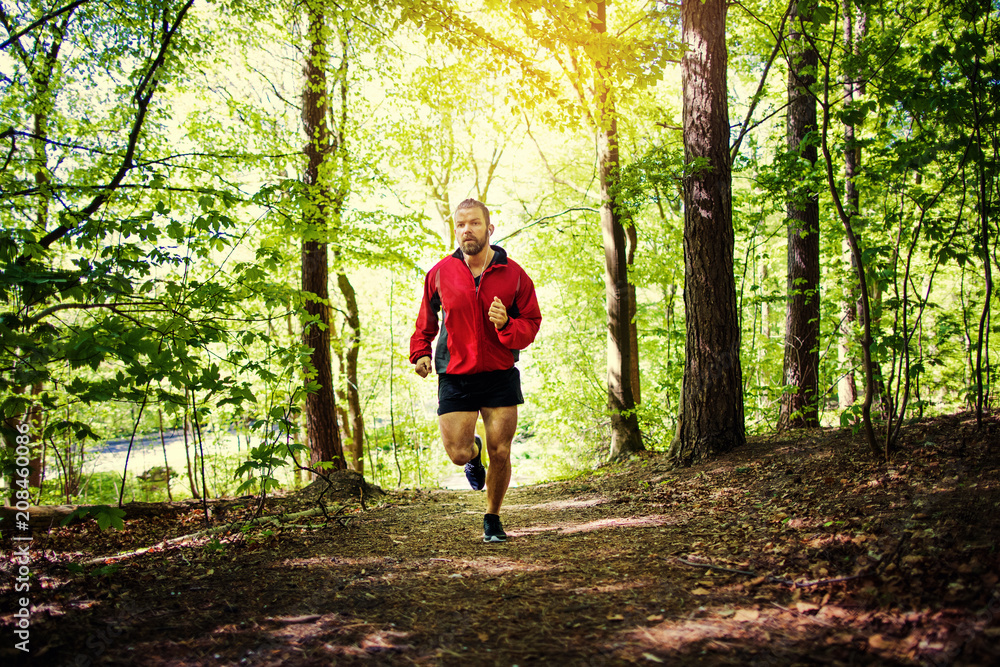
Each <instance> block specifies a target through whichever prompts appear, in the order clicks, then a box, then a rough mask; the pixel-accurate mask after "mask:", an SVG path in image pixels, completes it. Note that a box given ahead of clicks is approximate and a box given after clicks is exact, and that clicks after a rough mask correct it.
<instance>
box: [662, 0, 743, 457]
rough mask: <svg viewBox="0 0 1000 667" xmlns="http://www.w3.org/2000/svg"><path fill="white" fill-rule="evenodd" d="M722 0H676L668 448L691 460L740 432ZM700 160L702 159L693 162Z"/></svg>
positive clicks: (732, 442) (734, 440)
mask: <svg viewBox="0 0 1000 667" xmlns="http://www.w3.org/2000/svg"><path fill="white" fill-rule="evenodd" d="M726 7H727V5H726V2H725V0H705V1H704V2H702V0H684V2H683V3H682V5H681V25H682V28H681V30H682V40H683V42H684V45H685V46H686V47H687V50H686V51H685V53H684V58H683V61H682V63H681V76H682V84H681V85H682V87H683V92H684V161H685V164H687V165H689V167H688V168H689V169H691V171H690V173H689V174H688V175H686V176H685V177H684V279H685V289H684V308H685V313H686V317H687V344H686V348H685V363H684V383H683V387H682V388H681V403H680V414H679V418H678V422H677V435H676V436H675V438H674V441H673V443H672V444H671V446H670V457H671V458H673V459H674V460H676V461H678V462H681V463H685V464H686V463H691V462H693V461H696V460H699V459H703V458H705V457H707V456H709V455H711V454H714V453H718V452H724V451H727V450H729V449H732V448H733V447H737V446H739V445H742V444H744V443H745V442H746V433H745V429H744V421H743V386H742V385H743V372H742V368H741V366H740V322H739V319H738V317H737V312H736V285H735V282H734V279H733V240H734V234H733V224H732V177H731V173H730V156H729V108H728V101H727V99H726V93H727V90H726V60H727V53H726ZM700 161H704V162H705V164H704V166H698V167H696V168H694V167H692V163H695V162H700Z"/></svg>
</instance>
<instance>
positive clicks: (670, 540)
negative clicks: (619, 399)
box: [0, 415, 1000, 667]
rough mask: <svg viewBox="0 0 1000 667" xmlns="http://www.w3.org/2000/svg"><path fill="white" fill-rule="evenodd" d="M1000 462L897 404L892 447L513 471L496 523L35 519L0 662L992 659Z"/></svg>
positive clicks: (384, 505)
mask: <svg viewBox="0 0 1000 667" xmlns="http://www.w3.org/2000/svg"><path fill="white" fill-rule="evenodd" d="M998 473H1000V417H998V416H997V415H994V416H992V417H990V418H989V419H988V420H987V421H986V423H984V428H983V429H981V430H977V429H976V424H975V420H974V419H973V418H972V417H971V416H969V415H955V416H947V417H939V418H934V419H929V420H926V421H923V422H920V423H916V424H913V425H910V426H908V427H906V428H905V429H904V433H903V437H902V443H901V450H900V451H899V452H898V453H897V454H895V455H894V456H893V458H892V461H891V462H890V463H888V464H887V463H878V462H875V461H874V459H873V458H872V457H871V456H870V455H868V454H867V453H866V451H865V447H864V445H863V444H862V442H861V439H860V437H859V436H854V435H852V434H851V432H850V431H848V430H840V429H825V430H817V431H801V432H791V433H785V434H782V435H780V436H770V437H755V438H752V439H751V441H750V442H749V443H748V445H747V446H746V447H743V448H740V449H739V450H737V451H733V452H731V453H729V454H726V455H724V456H722V457H720V458H717V459H715V460H712V461H710V462H708V463H704V464H701V465H696V466H693V467H690V468H672V467H671V466H670V465H668V463H667V461H666V459H665V458H664V457H663V455H660V454H648V455H643V456H639V457H635V458H634V459H633V460H631V461H629V462H626V463H623V464H618V465H614V466H607V467H605V468H602V469H600V470H598V471H597V472H595V473H594V474H591V475H587V476H584V477H579V478H577V479H573V480H569V481H560V482H552V483H547V484H541V485H535V486H527V487H519V488H514V489H511V490H510V492H509V493H508V496H507V500H506V503H505V505H504V509H503V520H504V526H505V528H506V529H507V533H508V535H509V536H510V540H509V541H508V542H506V543H503V544H484V543H483V542H482V529H481V526H482V512H483V505H484V502H485V500H484V497H483V494H482V493H477V492H473V491H400V492H391V493H389V494H387V495H386V496H385V497H383V498H382V499H381V500H380V501H377V502H375V501H370V502H369V503H367V509H362V508H361V507H360V506H359V503H358V499H357V497H351V496H350V495H349V494H348V495H346V496H343V497H340V498H335V499H334V500H335V507H337V508H339V511H338V512H337V513H336V516H334V517H331V519H330V520H329V521H323V520H320V519H318V518H317V517H315V516H313V517H308V518H303V519H301V522H302V523H303V524H309V525H295V524H294V522H293V521H292V520H289V521H288V522H287V523H285V524H284V525H282V526H281V527H274V528H271V529H267V530H265V529H259V530H254V531H250V532H248V533H239V534H238V536H237V537H224V538H221V539H218V538H216V537H203V538H197V539H190V540H182V541H180V542H176V543H173V544H163V541H164V540H165V539H168V538H171V537H176V536H180V535H184V534H187V533H191V532H193V531H195V530H197V529H198V528H199V527H200V526H202V525H203V522H204V517H203V514H202V513H201V511H199V510H191V511H187V512H183V513H176V514H174V515H173V516H167V515H163V516H160V517H154V518H139V519H129V520H126V522H125V529H124V530H117V531H106V532H100V531H99V530H98V529H97V526H96V525H95V522H94V521H93V520H88V521H86V522H83V523H79V524H74V525H70V526H68V527H66V528H56V529H51V530H49V531H47V532H46V531H41V532H40V533H39V534H36V535H35V538H34V541H33V542H32V543H31V547H30V549H31V553H30V559H31V560H30V570H31V573H32V577H31V584H30V590H29V592H28V593H15V592H14V591H13V590H12V587H13V584H12V582H13V581H14V577H15V576H16V568H17V561H16V560H15V558H14V554H13V553H12V549H14V548H15V545H13V544H12V543H11V542H10V540H9V537H8V536H7V533H8V531H7V530H5V531H4V534H5V537H4V540H5V541H4V543H3V548H4V558H3V562H2V566H3V569H4V570H5V573H4V579H3V581H2V582H0V636H2V645H0V662H3V664H5V665H14V664H39V665H87V664H108V665H157V666H158V665H215V664H220V665H275V666H277V665H291V666H296V667H297V666H305V665H329V664H337V665H354V664H369V665H372V664H389V665H411V664H418V665H459V664H468V663H470V662H472V663H475V664H486V665H493V664H495V665H515V664H516V665H532V664H558V665H564V664H566V665H617V664H629V663H637V664H661V663H666V664H685V665H686V664H690V665H798V664H801V665H825V664H831V665H991V664H1000V586H998V580H1000V551H998V544H1000V474H998ZM306 496H307V494H301V493H300V494H293V495H289V496H286V497H284V498H280V497H279V498H274V499H271V500H270V501H269V503H270V504H269V506H268V512H275V511H283V512H286V513H290V512H295V511H299V510H303V509H308V507H309V506H310V502H312V501H309V500H308V498H307V497H306ZM246 503H247V501H246V500H242V501H240V500H238V499H230V500H227V501H225V502H224V503H221V504H219V505H216V506H215V511H214V514H215V520H216V521H217V522H218V521H219V520H221V519H222V518H230V519H231V518H236V517H237V516H238V515H239V513H240V512H242V511H245V509H244V508H243V507H242V506H244V505H245V504H246ZM157 544H159V546H156V547H155V548H153V549H150V550H149V551H146V552H143V553H140V554H135V555H131V556H127V557H121V558H117V559H114V560H111V559H110V557H112V556H114V555H116V554H121V553H123V552H127V551H130V550H135V549H139V548H141V547H150V546H154V545H157ZM95 558H96V559H100V560H94V559H95ZM81 566H82V570H81ZM23 595H29V596H30V602H31V616H30V629H29V631H30V653H23V652H21V651H19V650H16V649H15V648H14V644H15V643H16V642H17V641H19V640H18V639H17V638H16V637H14V633H13V630H14V626H15V623H16V619H15V617H14V615H13V612H14V610H15V609H16V608H17V605H18V598H19V597H20V596H23Z"/></svg>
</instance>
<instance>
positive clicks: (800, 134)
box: [778, 5, 820, 428]
mask: <svg viewBox="0 0 1000 667" xmlns="http://www.w3.org/2000/svg"><path fill="white" fill-rule="evenodd" d="M790 14H791V16H790V20H789V22H788V25H789V34H788V45H789V46H788V48H789V51H790V52H791V53H790V59H789V60H790V62H789V70H788V121H787V126H786V127H787V141H788V152H789V153H790V154H793V155H798V156H800V157H801V158H802V159H803V160H805V161H806V162H808V164H809V168H810V171H811V170H812V168H814V167H815V165H816V160H817V157H818V153H817V149H816V143H815V133H816V99H815V98H814V97H813V96H812V93H811V92H810V91H809V87H810V86H811V85H812V84H813V83H815V81H816V78H815V75H814V74H813V72H815V68H816V65H817V63H818V62H819V58H818V54H817V53H816V50H815V49H814V48H813V47H812V46H811V45H809V43H808V42H807V41H806V40H804V39H803V37H802V33H801V32H800V30H801V29H802V25H803V22H802V21H800V20H798V19H799V16H798V8H797V7H796V6H795V5H793V6H792V8H791V11H790ZM793 179H794V180H795V181H797V182H807V183H808V182H810V180H811V179H797V178H794V177H793ZM787 209H788V250H787V254H788V305H787V311H786V318H785V363H784V380H783V382H782V384H784V385H785V386H786V387H796V390H795V391H788V390H786V391H785V392H784V393H783V394H782V397H781V411H780V413H779V416H778V427H779V428H810V427H815V426H819V410H818V405H817V401H818V400H819V274H820V271H819V198H818V196H817V193H816V192H814V191H809V192H801V191H797V190H796V189H795V188H789V191H788V200H787Z"/></svg>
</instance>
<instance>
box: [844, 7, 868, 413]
mask: <svg viewBox="0 0 1000 667" xmlns="http://www.w3.org/2000/svg"><path fill="white" fill-rule="evenodd" d="M853 2H854V0H844V50H845V52H846V53H847V57H848V59H851V58H854V57H856V55H857V51H858V49H857V46H856V43H857V40H858V39H861V38H863V37H864V33H865V14H864V12H863V11H861V10H857V14H856V15H855V11H856V10H855V8H854V7H853ZM845 70H846V71H847V76H846V77H845V81H844V104H845V105H849V104H851V103H852V102H853V101H854V100H855V98H856V97H858V96H860V95H863V94H864V83H863V81H862V80H861V77H860V76H859V75H858V69H857V67H855V66H853V65H851V64H850V63H849V66H848V67H846V68H845ZM856 134H857V127H856V126H855V125H854V124H853V123H845V124H844V203H845V205H846V207H847V212H848V215H851V216H853V215H857V213H858V211H859V210H860V207H861V194H860V192H859V190H858V185H857V181H856V179H857V176H858V174H859V173H860V170H861V148H860V147H859V146H857V144H856V143H855V136H856ZM843 255H844V258H845V263H846V264H847V267H846V268H847V270H848V276H849V278H848V287H847V289H846V290H845V294H844V301H843V304H842V305H841V312H842V313H843V322H842V324H841V328H840V354H839V360H840V362H841V366H842V367H843V368H844V369H845V371H844V376H843V377H842V378H841V380H840V382H839V383H838V387H837V390H838V400H837V403H838V406H839V407H840V409H841V410H844V409H846V408H848V407H850V406H851V405H854V404H855V403H856V402H857V400H858V387H857V381H856V380H855V377H854V367H855V366H856V365H857V364H858V355H857V352H856V348H857V344H858V342H857V337H856V336H855V333H854V328H855V326H856V325H857V324H858V323H859V317H860V314H861V311H862V304H861V295H860V294H859V293H858V282H857V281H856V280H855V279H854V276H856V275H857V273H858V266H857V261H856V260H855V259H854V254H853V253H852V252H851V248H850V244H849V243H848V241H847V239H846V238H845V239H844V241H843Z"/></svg>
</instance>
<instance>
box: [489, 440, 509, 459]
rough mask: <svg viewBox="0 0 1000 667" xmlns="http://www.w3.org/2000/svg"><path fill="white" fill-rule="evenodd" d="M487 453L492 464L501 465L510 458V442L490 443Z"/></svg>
mask: <svg viewBox="0 0 1000 667" xmlns="http://www.w3.org/2000/svg"><path fill="white" fill-rule="evenodd" d="M486 451H487V452H488V453H489V455H490V462H491V463H501V462H503V461H506V460H507V459H509V458H510V442H499V443H492V442H491V443H489V444H487V446H486Z"/></svg>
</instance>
